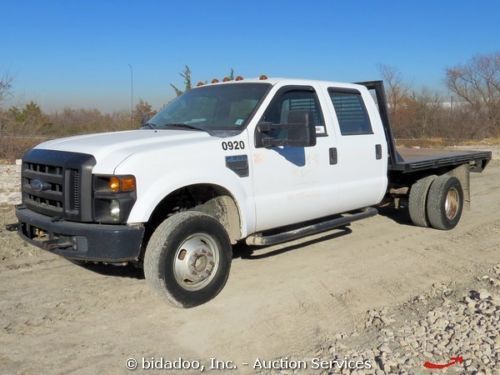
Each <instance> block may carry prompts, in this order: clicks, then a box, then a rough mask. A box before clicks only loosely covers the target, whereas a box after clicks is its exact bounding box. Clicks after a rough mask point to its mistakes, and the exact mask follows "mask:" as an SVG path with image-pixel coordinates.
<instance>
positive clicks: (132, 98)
mask: <svg viewBox="0 0 500 375" xmlns="http://www.w3.org/2000/svg"><path fill="white" fill-rule="evenodd" d="M128 67H129V68H130V124H131V125H132V124H133V122H134V68H133V67H132V65H131V64H128Z"/></svg>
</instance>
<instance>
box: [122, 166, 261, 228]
mask: <svg viewBox="0 0 500 375" xmlns="http://www.w3.org/2000/svg"><path fill="white" fill-rule="evenodd" d="M232 173H233V172H231V171H228V173H224V174H223V175H220V174H219V175H218V176H217V179H214V176H213V174H211V175H209V174H208V173H207V174H200V173H196V174H193V173H185V172H181V173H170V174H167V175H164V176H162V177H161V178H158V176H156V177H157V178H156V179H155V180H154V181H151V182H150V183H149V184H148V183H147V182H146V180H150V179H145V178H144V179H143V178H141V177H140V176H136V179H137V200H136V202H135V204H134V207H133V208H132V211H131V212H130V215H129V217H128V220H127V223H128V224H132V223H146V222H148V221H149V218H150V216H151V214H152V213H153V211H154V209H155V208H156V207H157V206H158V204H159V203H160V202H161V201H162V200H163V199H164V198H165V197H167V196H168V195H169V194H171V193H172V192H174V191H176V190H178V189H180V188H183V187H186V186H189V185H194V184H211V185H216V186H219V187H221V188H224V189H225V190H227V191H228V192H230V194H231V195H232V197H233V199H234V200H235V202H236V205H237V207H238V211H239V215H240V226H241V228H240V231H241V235H242V238H244V237H246V236H247V235H248V233H252V232H253V230H254V228H255V206H254V204H253V202H252V201H251V199H250V194H249V193H248V192H247V191H245V189H244V187H243V186H242V184H241V183H238V182H239V180H238V178H239V177H237V176H236V175H235V176H236V177H233V176H231V174H232Z"/></svg>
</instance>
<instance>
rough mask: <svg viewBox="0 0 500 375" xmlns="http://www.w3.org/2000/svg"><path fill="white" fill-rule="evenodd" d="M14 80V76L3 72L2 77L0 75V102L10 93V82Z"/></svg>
mask: <svg viewBox="0 0 500 375" xmlns="http://www.w3.org/2000/svg"><path fill="white" fill-rule="evenodd" d="M13 82H14V78H13V77H12V76H11V75H10V74H8V73H5V74H4V75H3V76H2V77H0V104H1V103H2V102H3V101H4V100H5V99H6V98H7V97H8V96H10V95H12V83H13Z"/></svg>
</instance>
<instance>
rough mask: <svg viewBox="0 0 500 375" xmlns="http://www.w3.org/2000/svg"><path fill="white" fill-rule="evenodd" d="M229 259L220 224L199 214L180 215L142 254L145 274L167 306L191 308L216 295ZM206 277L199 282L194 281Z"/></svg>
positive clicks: (161, 229) (167, 223)
mask: <svg viewBox="0 0 500 375" xmlns="http://www.w3.org/2000/svg"><path fill="white" fill-rule="evenodd" d="M183 247H185V248H186V249H187V250H186V249H184V248H183ZM207 254H208V255H207ZM200 259H201V261H200V264H201V268H202V269H201V270H198V269H197V268H196V267H197V264H198V263H197V262H198V260H200ZM231 260H232V249H231V243H230V241H229V237H228V235H227V232H226V230H225V229H224V227H223V226H222V224H221V223H220V222H219V221H217V220H216V219H215V218H213V217H212V216H210V215H207V214H205V213H202V212H196V211H186V212H180V213H178V214H175V215H173V216H171V217H169V218H168V219H166V220H165V221H163V222H162V223H161V224H160V225H159V226H158V227H157V228H156V230H155V231H154V232H153V234H152V236H151V238H150V240H149V243H148V245H147V247H146V253H145V255H144V275H145V276H146V280H147V281H148V282H149V284H150V285H151V286H152V287H153V289H154V290H155V291H156V292H157V293H159V294H160V295H161V296H163V297H164V298H166V300H167V301H168V302H169V303H170V304H172V305H174V306H176V307H185V308H187V307H194V306H198V305H201V304H203V303H205V302H207V301H209V300H211V299H212V298H214V297H215V296H216V295H217V294H219V292H220V291H221V290H222V288H223V287H224V285H225V284H226V281H227V279H228V277H229V270H230V268H231ZM205 275H206V277H205V279H203V280H202V281H199V280H196V278H197V277H200V278H202V277H203V276H205Z"/></svg>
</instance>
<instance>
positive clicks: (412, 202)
mask: <svg viewBox="0 0 500 375" xmlns="http://www.w3.org/2000/svg"><path fill="white" fill-rule="evenodd" d="M435 179H436V176H434V175H432V176H427V177H424V178H421V179H420V180H418V181H416V182H415V183H414V184H413V185H412V186H411V188H410V196H409V197H408V211H409V213H410V218H411V221H412V222H413V224H415V225H417V226H419V227H428V226H429V221H428V220H427V195H428V193H429V187H430V186H431V184H432V183H433V182H434V180H435Z"/></svg>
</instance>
